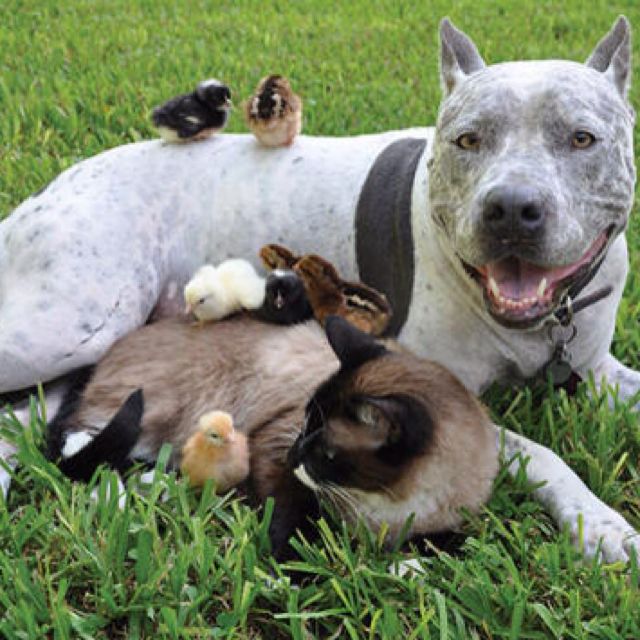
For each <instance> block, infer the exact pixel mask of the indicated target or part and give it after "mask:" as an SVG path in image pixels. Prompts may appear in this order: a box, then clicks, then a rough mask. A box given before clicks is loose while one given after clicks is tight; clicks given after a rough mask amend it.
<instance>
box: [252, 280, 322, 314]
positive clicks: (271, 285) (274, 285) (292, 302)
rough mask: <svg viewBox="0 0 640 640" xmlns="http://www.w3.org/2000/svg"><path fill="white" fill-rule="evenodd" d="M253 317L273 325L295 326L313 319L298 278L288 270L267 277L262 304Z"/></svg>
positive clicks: (305, 294)
mask: <svg viewBox="0 0 640 640" xmlns="http://www.w3.org/2000/svg"><path fill="white" fill-rule="evenodd" d="M254 316H255V317H256V318H258V319H259V320H263V321H265V322H271V323H273V324H297V323H298V322H304V321H305V320H309V319H310V318H313V311H312V309H311V305H310V304H309V300H307V293H306V291H305V288H304V284H303V282H302V279H301V278H300V276H298V275H297V274H296V273H294V272H293V271H289V270H283V269H276V270H275V271H272V272H271V273H270V274H269V275H268V276H267V281H266V284H265V296H264V303H263V304H262V306H261V307H260V309H257V310H256V311H255V312H254Z"/></svg>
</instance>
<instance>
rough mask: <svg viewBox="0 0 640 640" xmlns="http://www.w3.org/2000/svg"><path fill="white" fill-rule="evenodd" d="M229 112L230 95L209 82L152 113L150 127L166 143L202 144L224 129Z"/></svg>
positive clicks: (202, 83) (204, 81)
mask: <svg viewBox="0 0 640 640" xmlns="http://www.w3.org/2000/svg"><path fill="white" fill-rule="evenodd" d="M230 109H231V91H230V90H229V87H227V86H226V85H224V84H222V82H220V81H219V80H216V79H214V78H211V79H210V80H203V81H202V82H200V83H199V84H198V86H197V87H196V90H195V91H193V92H191V93H186V94H183V95H179V96H176V97H175V98H171V100H169V101H167V102H165V103H164V104H163V105H161V106H159V107H156V108H155V109H154V110H153V114H152V116H151V117H152V120H153V124H155V126H156V127H157V128H158V133H160V135H161V136H162V138H163V139H164V140H165V142H190V141H192V140H204V139H205V138H208V137H209V136H211V135H213V134H214V133H216V132H217V131H220V130H222V129H223V128H224V126H225V124H226V123H227V118H228V116H229V110H230Z"/></svg>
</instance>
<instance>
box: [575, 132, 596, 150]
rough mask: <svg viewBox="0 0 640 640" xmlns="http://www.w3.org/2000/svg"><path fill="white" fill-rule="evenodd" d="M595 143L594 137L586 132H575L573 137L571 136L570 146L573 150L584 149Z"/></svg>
mask: <svg viewBox="0 0 640 640" xmlns="http://www.w3.org/2000/svg"><path fill="white" fill-rule="evenodd" d="M595 141H596V138H595V136H594V135H593V134H592V133H589V132H588V131H576V132H575V133H574V134H573V136H571V146H572V147H573V148H574V149H586V148H587V147H590V146H591V145H592V144H593V143H594V142H595Z"/></svg>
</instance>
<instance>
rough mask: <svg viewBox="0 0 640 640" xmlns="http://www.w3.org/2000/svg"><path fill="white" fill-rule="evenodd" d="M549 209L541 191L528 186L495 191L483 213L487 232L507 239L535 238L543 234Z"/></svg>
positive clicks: (516, 186)
mask: <svg viewBox="0 0 640 640" xmlns="http://www.w3.org/2000/svg"><path fill="white" fill-rule="evenodd" d="M546 217H547V208H546V205H545V202H544V200H543V198H542V197H541V194H540V192H539V191H538V190H537V189H535V188H533V187H530V186H527V185H505V186H501V187H496V188H494V189H492V190H491V191H490V192H489V194H488V195H487V197H486V199H485V202H484V208H483V211H482V220H483V223H484V226H485V229H486V230H487V231H488V232H489V233H490V234H491V235H492V236H494V237H498V238H500V239H506V240H515V241H517V240H520V239H533V238H536V237H537V236H539V235H540V234H541V233H542V230H543V228H544V224H545V220H546Z"/></svg>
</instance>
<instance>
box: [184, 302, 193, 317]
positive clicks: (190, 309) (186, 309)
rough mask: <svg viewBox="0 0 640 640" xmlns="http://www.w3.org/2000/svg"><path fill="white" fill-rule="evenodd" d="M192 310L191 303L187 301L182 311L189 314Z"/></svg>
mask: <svg viewBox="0 0 640 640" xmlns="http://www.w3.org/2000/svg"><path fill="white" fill-rule="evenodd" d="M192 312H193V305H192V304H191V303H190V302H187V304H186V305H185V307H184V313H185V315H187V316H188V315H191V313H192Z"/></svg>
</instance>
